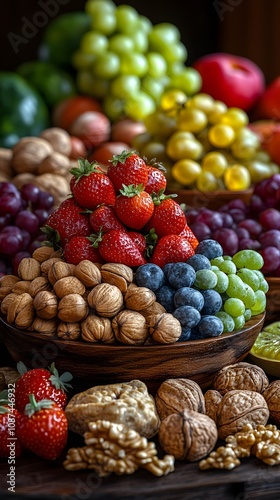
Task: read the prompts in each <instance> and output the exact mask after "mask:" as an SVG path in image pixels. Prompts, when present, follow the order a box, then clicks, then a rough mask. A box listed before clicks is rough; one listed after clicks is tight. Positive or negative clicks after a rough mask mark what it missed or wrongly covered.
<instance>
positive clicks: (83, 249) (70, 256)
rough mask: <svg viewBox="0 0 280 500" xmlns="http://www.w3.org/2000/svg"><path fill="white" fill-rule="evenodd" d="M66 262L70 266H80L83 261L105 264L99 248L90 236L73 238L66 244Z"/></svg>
mask: <svg viewBox="0 0 280 500" xmlns="http://www.w3.org/2000/svg"><path fill="white" fill-rule="evenodd" d="M63 256H64V260H65V261H66V262H68V263H69V264H75V265H77V264H79V262H81V260H91V262H99V263H101V264H102V263H104V261H103V259H102V257H101V256H100V253H99V252H98V249H97V248H94V246H93V243H92V240H91V238H90V237H88V236H73V237H72V238H70V240H69V241H68V242H67V243H66V245H65V247H64V252H63Z"/></svg>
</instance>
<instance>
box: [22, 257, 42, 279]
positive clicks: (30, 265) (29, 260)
mask: <svg viewBox="0 0 280 500" xmlns="http://www.w3.org/2000/svg"><path fill="white" fill-rule="evenodd" d="M17 274H18V277H19V278H20V279H22V280H27V281H32V280H34V279H35V278H37V277H38V276H40V275H41V266H40V263H39V262H38V260H36V259H33V257H24V258H23V259H21V261H20V263H19V265H18V270H17Z"/></svg>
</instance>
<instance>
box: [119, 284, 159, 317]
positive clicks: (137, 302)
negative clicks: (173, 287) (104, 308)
mask: <svg viewBox="0 0 280 500" xmlns="http://www.w3.org/2000/svg"><path fill="white" fill-rule="evenodd" d="M124 301H125V305H126V307H127V309H131V310H133V311H142V310H143V309H147V307H150V306H151V305H152V304H153V303H154V302H155V301H156V295H155V293H154V292H153V291H152V290H150V288H146V287H145V286H136V285H135V284H134V283H132V284H131V285H129V287H128V289H127V292H126V293H125V296H124Z"/></svg>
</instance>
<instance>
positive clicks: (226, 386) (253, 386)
mask: <svg viewBox="0 0 280 500" xmlns="http://www.w3.org/2000/svg"><path fill="white" fill-rule="evenodd" d="M268 385H269V380H268V377H267V375H266V373H265V372H264V370H263V369H262V368H261V367H260V366H257V365H252V364H251V363H246V362H244V361H242V362H240V363H236V364H234V365H227V366H224V367H223V368H221V370H219V371H218V372H217V373H216V374H215V375H214V378H213V380H212V389H214V390H216V391H219V392H220V393H221V394H222V395H224V394H225V393H226V392H228V391H232V390H238V389H242V390H247V391H257V392H263V391H264V390H265V389H266V388H267V387H268Z"/></svg>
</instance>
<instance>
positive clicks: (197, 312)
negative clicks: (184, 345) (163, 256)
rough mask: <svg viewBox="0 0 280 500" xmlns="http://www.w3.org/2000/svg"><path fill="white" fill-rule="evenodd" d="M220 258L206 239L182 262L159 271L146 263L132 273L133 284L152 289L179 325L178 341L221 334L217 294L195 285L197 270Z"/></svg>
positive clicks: (220, 250)
mask: <svg viewBox="0 0 280 500" xmlns="http://www.w3.org/2000/svg"><path fill="white" fill-rule="evenodd" d="M222 255H223V248H222V246H221V245H220V244H219V243H218V242H217V241H215V240H212V239H207V240H203V241H201V242H200V243H199V245H198V246H197V248H196V252H195V254H194V255H193V256H192V257H190V258H189V259H188V260H187V261H186V262H174V263H169V264H166V265H165V266H164V267H163V268H161V267H159V266H157V265H156V264H152V263H148V264H143V265H142V266H139V267H138V268H137V270H136V272H135V282H136V284H137V285H138V286H145V287H147V288H150V290H153V291H154V293H155V295H156V298H157V301H158V302H159V303H160V304H161V305H162V306H163V307H164V308H165V309H166V311H167V312H168V313H171V314H173V316H174V317H175V318H177V319H178V321H179V322H180V323H181V326H182V334H181V336H180V338H179V339H178V341H179V342H182V341H186V340H198V339H203V338H207V337H216V336H219V335H221V334H222V333H223V331H224V326H223V323H222V321H221V320H220V318H218V317H217V316H216V314H217V312H219V311H220V310H221V308H222V305H223V300H222V297H221V295H220V293H218V292H217V291H216V290H214V289H213V288H206V289H202V288H200V287H198V286H197V285H196V284H197V282H198V280H197V272H198V271H200V275H201V270H204V269H205V270H209V269H211V267H212V265H211V260H212V259H214V258H216V257H220V256H222ZM200 280H201V276H200Z"/></svg>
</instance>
